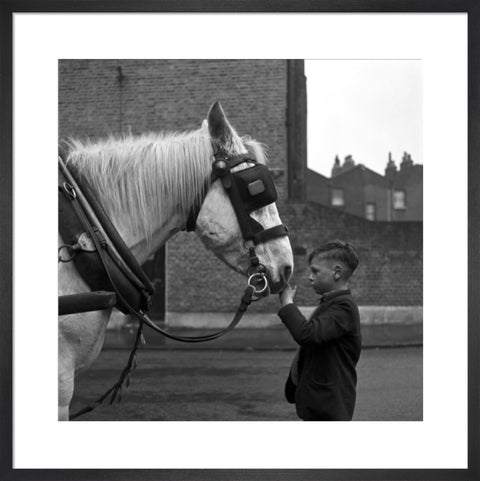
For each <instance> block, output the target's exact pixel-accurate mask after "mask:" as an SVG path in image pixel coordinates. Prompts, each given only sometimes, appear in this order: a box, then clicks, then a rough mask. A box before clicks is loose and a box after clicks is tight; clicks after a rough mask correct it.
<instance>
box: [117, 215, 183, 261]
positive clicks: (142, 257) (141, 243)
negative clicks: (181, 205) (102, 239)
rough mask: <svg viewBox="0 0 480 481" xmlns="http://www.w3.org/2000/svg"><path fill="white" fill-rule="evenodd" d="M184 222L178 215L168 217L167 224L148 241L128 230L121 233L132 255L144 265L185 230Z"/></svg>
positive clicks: (158, 229) (160, 227)
mask: <svg viewBox="0 0 480 481" xmlns="http://www.w3.org/2000/svg"><path fill="white" fill-rule="evenodd" d="M183 224H184V221H183V219H182V218H181V216H179V215H178V214H177V213H172V214H171V215H170V216H168V217H167V220H166V222H164V223H163V224H162V225H159V226H158V227H157V228H156V229H155V231H154V233H153V236H152V239H150V240H148V241H147V239H146V238H145V237H144V236H141V235H138V234H134V233H133V232H131V231H130V230H128V229H126V230H124V232H123V233H122V232H121V233H120V234H121V235H122V237H123V240H124V242H125V244H126V245H127V246H128V247H129V248H130V250H131V252H132V254H133V255H134V257H135V258H136V259H137V261H138V262H139V263H140V264H143V263H144V262H146V261H147V260H148V258H149V257H151V256H152V255H153V254H155V252H157V251H158V250H159V249H160V247H162V246H163V245H164V244H165V243H166V242H167V240H168V239H170V237H172V236H173V235H175V234H176V233H177V232H179V231H180V230H181V229H182V228H183Z"/></svg>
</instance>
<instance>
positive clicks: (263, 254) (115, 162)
mask: <svg viewBox="0 0 480 481" xmlns="http://www.w3.org/2000/svg"><path fill="white" fill-rule="evenodd" d="M214 149H215V150H218V149H223V150H224V151H225V152H226V153H228V154H229V155H230V154H231V155H238V154H242V153H243V154H244V153H247V152H250V153H252V152H253V153H254V156H255V158H256V159H257V161H259V162H260V163H265V157H264V153H263V150H262V148H261V145H260V144H259V143H257V142H256V141H254V140H252V139H250V138H241V137H239V135H238V134H237V133H236V132H235V130H234V129H233V128H232V127H231V125H230V123H229V122H228V120H227V118H226V117H225V114H224V112H223V110H222V107H221V106H220V104H219V103H218V102H216V103H214V104H213V105H212V107H211V108H210V110H209V112H208V116H207V119H206V120H205V121H204V122H203V123H202V126H201V128H200V129H198V130H196V131H192V132H188V133H169V134H149V135H142V136H137V137H134V136H126V137H123V138H109V139H106V140H102V141H98V142H93V141H85V142H81V141H76V140H72V141H70V151H69V154H68V159H67V165H70V166H72V167H74V168H75V169H76V170H77V171H79V172H81V173H82V176H84V177H85V178H86V179H87V180H88V182H89V184H90V186H91V188H92V190H93V191H94V193H95V194H96V195H97V196H98V200H99V201H100V203H101V204H102V206H103V207H104V209H105V211H106V212H107V213H108V214H109V216H110V218H111V220H112V222H113V224H114V225H115V227H116V228H117V229H118V232H119V233H120V235H121V236H122V237H123V239H124V241H125V243H126V245H127V246H128V247H129V248H130V249H131V251H132V253H133V255H134V257H135V258H136V259H137V261H138V262H139V263H140V264H143V263H144V262H145V261H146V260H147V259H148V258H149V257H150V256H151V255H152V254H153V253H155V252H156V251H157V250H158V249H159V248H160V247H161V246H162V245H163V244H164V243H165V242H166V241H167V240H168V239H169V238H170V237H172V236H173V235H174V234H175V233H177V232H178V231H180V230H182V229H183V228H184V227H185V224H186V221H187V217H188V214H189V210H190V208H191V207H192V205H194V204H195V202H196V200H197V199H198V198H199V196H202V198H204V201H203V204H202V206H201V209H200V211H199V214H198V218H197V223H196V229H195V232H196V234H197V235H198V236H199V237H200V239H201V240H202V242H203V244H204V245H205V246H206V247H207V248H208V249H209V250H211V251H212V252H213V253H214V254H215V255H216V256H218V257H219V258H220V259H221V260H223V261H224V262H225V263H226V264H227V265H229V266H230V267H232V268H233V269H235V270H236V271H238V272H240V273H242V274H244V275H246V273H247V269H248V267H249V253H248V250H247V248H246V247H245V246H244V240H243V237H242V233H241V230H240V227H239V224H238V221H237V217H236V215H235V212H234V210H233V207H232V204H231V202H230V199H229V196H228V195H227V193H226V192H225V190H224V188H223V186H222V183H221V181H220V180H216V181H214V182H213V184H212V185H211V186H209V188H208V187H207V188H208V191H207V192H205V189H206V187H205V185H206V184H207V185H208V179H210V175H211V171H212V163H213V160H214V158H213V152H214ZM246 167H248V164H246V163H242V164H240V165H239V166H237V167H236V169H237V170H242V169H244V168H246ZM251 216H252V217H253V218H254V219H255V220H256V221H258V222H259V223H260V224H261V225H262V226H263V227H264V228H269V227H273V226H276V225H278V224H280V223H281V222H280V218H279V215H278V211H277V207H276V205H275V204H270V205H267V206H265V207H262V208H260V209H258V210H256V211H254V212H252V214H251ZM60 245H63V241H62V239H61V238H60V236H59V246H60ZM256 255H257V256H258V258H259V260H260V263H261V264H263V265H264V266H265V268H266V277H267V279H268V284H269V289H270V291H271V292H272V293H278V292H279V291H280V290H281V289H282V288H283V287H284V285H285V284H286V283H287V282H288V279H289V277H290V276H291V274H292V270H293V255H292V250H291V246H290V242H289V240H288V237H278V238H276V239H272V240H268V241H267V242H265V243H263V244H259V245H258V246H257V248H256ZM58 280H59V295H67V294H76V293H81V292H87V291H89V290H90V289H89V288H88V286H87V284H86V283H85V281H84V280H83V279H82V278H81V277H80V275H79V274H78V272H77V270H76V269H75V266H74V263H72V262H68V263H63V262H61V263H59V272H58ZM111 311H112V310H111V309H105V310H101V311H94V312H86V313H77V314H69V315H63V316H60V317H59V332H58V333H59V378H58V379H59V380H58V382H59V407H58V416H59V420H68V418H69V405H70V402H71V399H72V396H73V391H74V377H75V374H76V373H77V372H79V371H80V370H82V369H85V368H87V367H88V366H89V365H90V364H91V363H92V362H93V361H94V360H95V358H96V357H97V356H98V354H99V353H100V350H101V348H102V346H103V342H104V338H105V331H106V327H107V323H108V321H109V319H110V315H111Z"/></svg>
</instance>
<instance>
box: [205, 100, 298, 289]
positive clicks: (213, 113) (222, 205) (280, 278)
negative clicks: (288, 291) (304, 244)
mask: <svg viewBox="0 0 480 481" xmlns="http://www.w3.org/2000/svg"><path fill="white" fill-rule="evenodd" d="M203 128H204V129H208V135H209V137H210V142H211V145H212V147H213V151H214V154H215V162H214V164H213V166H212V168H213V172H214V177H213V182H212V185H211V186H210V188H209V190H208V192H207V195H206V197H205V199H204V201H203V204H202V206H201V208H200V211H199V213H198V217H197V220H196V232H197V234H198V235H199V237H200V239H201V240H202V242H203V243H204V245H205V246H206V247H207V248H208V249H210V250H211V251H212V252H214V254H215V255H216V256H217V257H219V258H220V259H222V260H223V261H224V262H225V263H226V264H228V265H229V266H231V267H232V268H233V269H235V270H236V271H238V272H240V273H242V274H245V275H247V274H249V273H251V272H252V269H254V268H252V256H256V257H257V258H258V261H259V263H260V264H261V265H262V266H264V268H265V270H266V272H265V275H266V277H267V279H268V285H269V290H270V291H271V292H273V293H278V292H279V291H281V290H282V288H283V287H284V286H285V284H286V283H287V282H288V280H289V278H290V276H291V274H292V271H293V254H292V249H291V246H290V241H289V239H288V236H287V235H286V229H285V228H284V226H282V223H281V221H280V217H279V215H278V211H277V207H276V205H275V203H274V201H275V198H276V192H275V187H274V186H273V181H272V180H271V177H270V174H269V173H268V170H267V169H266V167H265V166H263V165H261V164H264V162H265V160H264V156H263V151H262V149H261V148H260V146H259V144H257V143H256V142H254V141H252V140H250V139H242V138H240V137H239V136H238V134H237V133H236V132H235V130H234V129H233V128H232V127H231V125H230V123H229V122H228V120H227V118H226V117H225V114H224V112H223V109H222V107H221V106H220V104H219V103H218V102H216V103H214V104H213V105H212V107H211V108H210V111H209V113H208V117H207V120H206V122H204V125H203ZM255 161H256V162H255ZM259 164H260V165H261V166H260V165H259ZM252 167H254V168H253V169H252ZM232 184H234V185H233V186H232ZM245 235H246V236H247V237H249V236H250V239H249V240H246V239H245ZM252 247H253V248H254V250H252Z"/></svg>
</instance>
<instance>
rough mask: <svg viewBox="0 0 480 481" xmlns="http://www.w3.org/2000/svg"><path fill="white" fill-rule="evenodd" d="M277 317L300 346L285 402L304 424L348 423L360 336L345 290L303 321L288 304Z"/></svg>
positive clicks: (329, 295) (355, 313)
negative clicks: (295, 380)
mask: <svg viewBox="0 0 480 481" xmlns="http://www.w3.org/2000/svg"><path fill="white" fill-rule="evenodd" d="M278 315H279V316H280V318H281V319H282V322H283V323H284V324H285V326H286V327H287V328H288V330H289V331H290V333H291V334H292V337H293V338H294V340H295V341H296V342H297V343H298V344H299V345H300V346H301V350H300V356H299V360H298V385H297V386H295V385H294V384H293V383H292V379H291V377H290V376H289V378H288V380H287V384H286V390H285V393H286V396H287V399H288V398H290V399H289V401H290V402H293V400H294V402H295V406H296V409H297V414H298V416H299V417H300V418H301V419H303V420H305V421H349V420H351V419H352V416H353V410H354V408H355V399H356V385H357V373H356V369H355V367H356V365H357V362H358V359H359V357H360V350H361V335H360V316H359V313H358V307H357V305H356V303H355V301H354V300H353V298H352V296H351V295H350V291H349V290H347V289H344V290H339V291H332V292H331V293H327V294H326V295H325V296H324V300H323V302H321V304H320V305H319V306H318V307H317V308H316V309H315V311H314V312H313V314H312V315H311V317H310V319H309V320H308V321H307V320H306V319H305V317H304V316H303V315H302V313H301V312H300V310H299V309H298V308H297V307H296V306H295V305H294V304H288V305H286V306H284V307H282V308H281V309H280V311H279V312H278Z"/></svg>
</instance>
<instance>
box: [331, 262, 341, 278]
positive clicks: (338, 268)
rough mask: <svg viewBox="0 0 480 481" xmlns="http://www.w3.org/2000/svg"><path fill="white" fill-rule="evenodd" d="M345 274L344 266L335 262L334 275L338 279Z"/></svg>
mask: <svg viewBox="0 0 480 481" xmlns="http://www.w3.org/2000/svg"><path fill="white" fill-rule="evenodd" d="M342 274H343V266H342V265H340V264H335V267H334V268H333V277H334V279H335V280H336V281H338V279H340V277H342Z"/></svg>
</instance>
